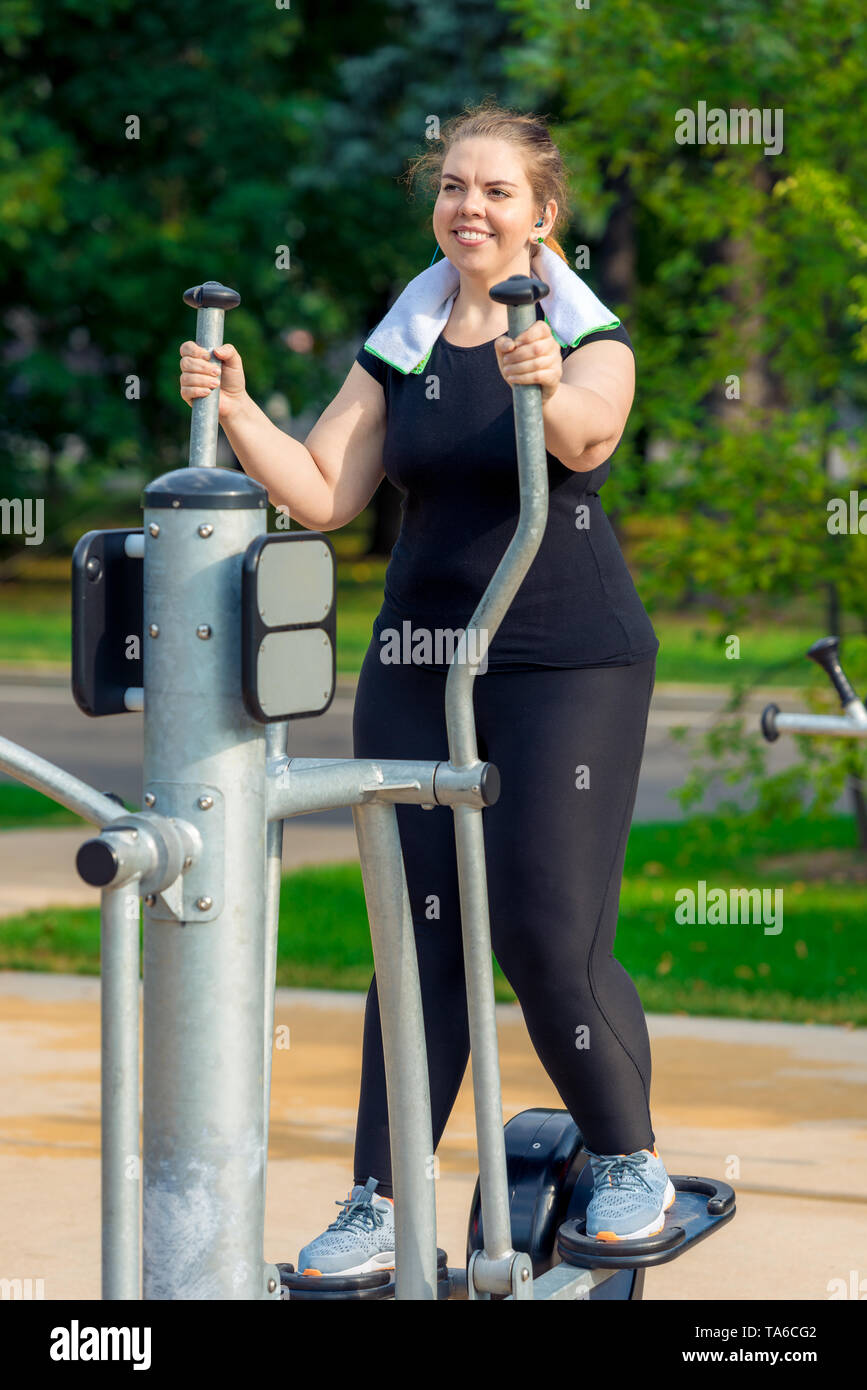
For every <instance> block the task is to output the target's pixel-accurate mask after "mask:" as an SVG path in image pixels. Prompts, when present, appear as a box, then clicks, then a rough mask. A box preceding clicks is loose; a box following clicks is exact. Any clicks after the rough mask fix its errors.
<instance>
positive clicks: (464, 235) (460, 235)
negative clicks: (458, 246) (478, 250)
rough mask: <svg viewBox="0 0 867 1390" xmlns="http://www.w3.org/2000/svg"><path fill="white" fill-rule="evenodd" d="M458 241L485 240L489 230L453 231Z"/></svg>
mask: <svg viewBox="0 0 867 1390" xmlns="http://www.w3.org/2000/svg"><path fill="white" fill-rule="evenodd" d="M455 236H456V237H457V239H458V241H487V239H488V237H489V236H490V233H489V232H455Z"/></svg>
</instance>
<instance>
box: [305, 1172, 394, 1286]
mask: <svg viewBox="0 0 867 1390" xmlns="http://www.w3.org/2000/svg"><path fill="white" fill-rule="evenodd" d="M377 1181H378V1180H377V1179H376V1178H368V1179H367V1182H366V1183H365V1185H364V1187H361V1186H360V1184H359V1185H357V1186H356V1187H353V1189H352V1191H351V1192H350V1193H349V1194H348V1195H347V1196H346V1197H345V1198H344V1200H343V1201H342V1202H336V1204H335V1205H337V1206H338V1207H342V1211H341V1213H340V1215H339V1216H338V1217H337V1219H336V1220H335V1221H332V1223H331V1225H330V1226H329V1227H328V1229H327V1230H326V1231H323V1233H322V1235H321V1236H317V1237H316V1239H315V1240H311V1241H310V1243H309V1245H305V1246H304V1248H303V1250H301V1252H300V1253H299V1255H298V1265H297V1269H298V1273H299V1274H313V1275H315V1274H332V1275H333V1274H341V1275H344V1274H369V1273H371V1272H372V1271H375V1270H379V1269H394V1201H393V1199H392V1198H391V1197H377V1196H376V1195H375V1193H374V1189H375V1188H376V1185H377Z"/></svg>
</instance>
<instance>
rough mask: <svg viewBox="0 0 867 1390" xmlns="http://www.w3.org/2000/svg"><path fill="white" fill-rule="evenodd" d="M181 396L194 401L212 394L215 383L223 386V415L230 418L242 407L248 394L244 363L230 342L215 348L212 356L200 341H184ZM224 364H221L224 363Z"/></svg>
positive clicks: (189, 403) (188, 401) (221, 411)
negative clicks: (214, 358) (215, 359)
mask: <svg viewBox="0 0 867 1390" xmlns="http://www.w3.org/2000/svg"><path fill="white" fill-rule="evenodd" d="M180 353H181V397H182V399H183V400H185V401H186V402H187V405H189V406H192V404H193V401H195V400H202V399H203V398H204V397H205V396H209V395H210V394H211V392H212V391H213V389H214V387H215V386H219V388H220V419H221V420H228V419H230V418H231V416H232V415H233V414H234V413H235V412H236V411H237V410H238V409H239V408H240V406H241V403H242V401H243V400H244V397H245V396H246V394H247V391H246V384H245V382H244V366H243V363H242V362H241V356H240V353H239V352H238V351H237V349H236V348H234V347H233V346H232V344H231V343H223V344H222V346H221V347H218V348H214V350H213V357H217V358H219V362H215V361H214V360H213V357H212V355H211V353H210V352H209V351H208V349H207V348H204V347H200V346H199V344H198V343H194V342H187V343H181V347H180ZM221 364H222V365H221Z"/></svg>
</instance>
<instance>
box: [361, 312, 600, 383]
mask: <svg viewBox="0 0 867 1390" xmlns="http://www.w3.org/2000/svg"><path fill="white" fill-rule="evenodd" d="M543 317H544V319H545V322H546V323H547V324H548V327H549V328H551V325H550V323H548V315H547V314H545V315H544V316H543ZM536 322H537V323H538V322H539V320H538V319H537V320H536ZM619 327H620V319H612V320H611V322H610V323H600V324H599V326H598V327H597V328H588V329H587V330H586V331H585V332H584V333H582V334H581V336H580V337H579V338H576V340H575V342H574V343H568V344H567V343H564V342H563V340H562V338H559V337H558V336H557V334H556V333H555V332H554V329H553V328H551V337H552V338H553V339H554V341H555V342H556V343H558V344H559V345H560V347H561V348H564V347H573V348H575V347H578V345H579V344H580V343H581V342H582V341H583V340H584V339H585V338H586V337H588V336H589V334H591V333H608V332H609V331H610V330H611V329H612V328H619ZM437 341H438V338H437V339H434V342H433V343H432V344H431V347H430V351H429V352H428V354H427V357H424V358H422V360H421V362H419V364H418V366H417V367H413V369H412V373H410V372H405V371H404V369H403V367H398V366H397V364H396V363H395V362H389V360H388V358H387V357H383V355H382V353H381V352H377V351H376V349H375V348H372V347H368V346H367V343H365V344H364V350H365V352H369V353H370V355H371V357H378V358H379V360H380V362H384V363H385V364H386V366H387V367H393V368H394V370H395V371H396V372H400V374H401V376H410V375H414V376H417V375H418V374H419V373H421V372H423V371H424V369H425V367H426V366H427V364H428V361H429V360H430V355H431V353H432V352H433V350H434V347H435V346H436V343H437Z"/></svg>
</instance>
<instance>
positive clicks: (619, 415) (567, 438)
mask: <svg viewBox="0 0 867 1390" xmlns="http://www.w3.org/2000/svg"><path fill="white" fill-rule="evenodd" d="M634 395H635V359H634V357H633V355H632V352H631V351H630V349H629V348H628V347H627V346H626V344H625V343H617V342H612V343H599V342H597V343H588V344H587V346H586V347H584V348H577V349H576V350H575V352H572V353H570V354H569V356H568V357H567V358H566V360H565V361H564V363H563V376H562V378H561V380H560V384H559V386H558V387H557V389H556V391H555V392H554V393H553V395H551V396H549V397H548V400H547V401H545V403H544V404H543V406H542V419H543V420H544V422H545V445H546V447H547V449H548V451H549V452H550V453H552V454H553V455H554V457H555V458H558V459H559V460H560V462H561V463H562V464H563V466H564V467H565V468H569V469H571V470H572V471H573V472H575V473H587V472H590V471H591V470H592V469H594V468H598V467H599V465H600V464H601V463H604V462H605V460H606V459H607V458H609V457H610V456H611V454H612V453H613V452H614V449H615V448H616V447H617V444H618V441H619V439H620V436H621V435H622V434H623V431H624V429H625V428H626V421H627V420H628V418H629V412H630V410H631V409H632V401H633V397H634Z"/></svg>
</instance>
